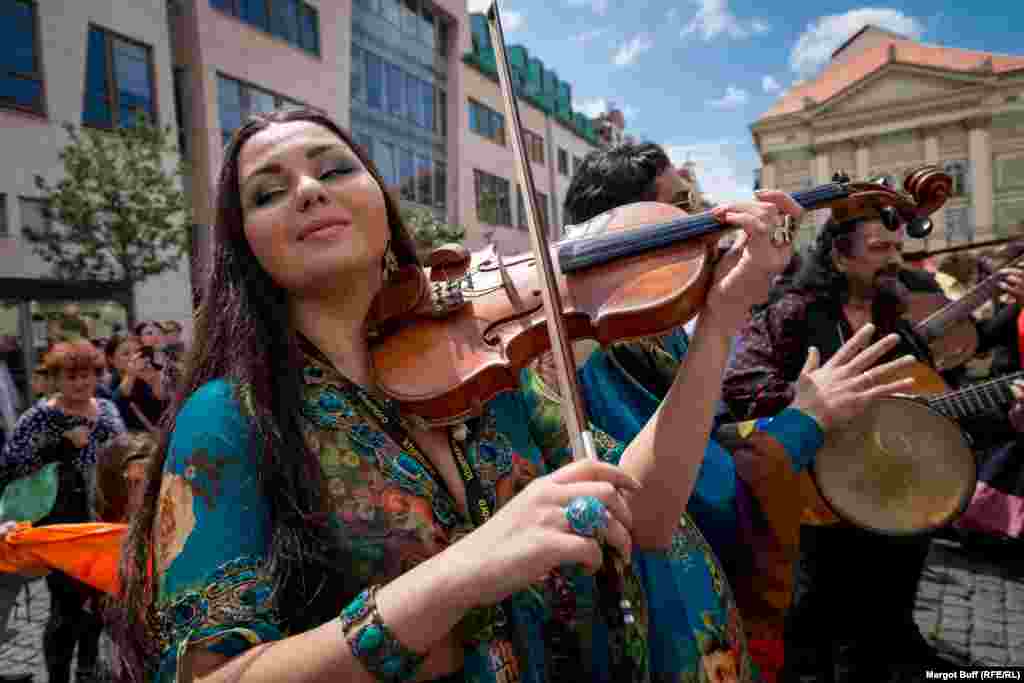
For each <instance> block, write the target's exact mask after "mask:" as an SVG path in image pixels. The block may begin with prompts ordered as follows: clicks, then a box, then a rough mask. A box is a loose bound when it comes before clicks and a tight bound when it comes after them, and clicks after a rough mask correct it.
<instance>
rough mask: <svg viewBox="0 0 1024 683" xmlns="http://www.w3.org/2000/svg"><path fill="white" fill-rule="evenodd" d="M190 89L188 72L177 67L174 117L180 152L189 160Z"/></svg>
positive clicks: (175, 70) (175, 73) (175, 71)
mask: <svg viewBox="0 0 1024 683" xmlns="http://www.w3.org/2000/svg"><path fill="white" fill-rule="evenodd" d="M188 92H189V89H188V71H186V70H185V68H184V67H180V66H177V67H175V68H174V116H175V118H176V119H177V120H178V151H179V152H180V153H181V156H182V158H185V159H187V158H188V135H187V134H186V131H187V130H188V119H187V118H186V117H187V114H186V112H188V110H189V107H188V101H187V100H186V99H185V98H186V97H187V93H188Z"/></svg>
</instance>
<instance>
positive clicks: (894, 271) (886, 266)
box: [723, 200, 1024, 683]
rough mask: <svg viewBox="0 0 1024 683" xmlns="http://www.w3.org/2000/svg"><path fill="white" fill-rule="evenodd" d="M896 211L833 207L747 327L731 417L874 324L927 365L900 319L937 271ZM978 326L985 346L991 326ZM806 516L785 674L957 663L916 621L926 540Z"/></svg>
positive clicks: (726, 392)
mask: <svg viewBox="0 0 1024 683" xmlns="http://www.w3.org/2000/svg"><path fill="white" fill-rule="evenodd" d="M896 220H898V219H897V218H896V216H895V214H894V213H892V212H890V211H888V210H886V209H884V208H880V207H878V206H876V205H873V204H871V203H866V202H861V201H855V200H852V201H849V202H845V203H843V204H841V205H837V206H835V207H834V208H833V209H832V215H831V218H830V219H829V220H828V222H827V223H826V224H825V225H824V227H823V228H822V229H821V231H820V233H819V235H818V237H817V239H816V240H815V243H814V245H813V246H812V247H811V248H810V249H809V250H808V252H807V253H806V254H805V257H804V259H803V261H804V263H803V265H802V267H801V270H800V272H799V273H798V274H797V276H796V277H795V278H794V280H793V281H792V282H791V283H789V284H788V285H786V286H785V287H784V288H783V289H782V290H781V291H779V292H776V293H774V296H773V297H772V299H773V302H772V303H771V304H770V305H769V306H767V307H765V308H763V309H761V310H760V311H758V312H757V313H756V314H755V315H754V316H753V318H752V319H751V321H750V322H749V323H748V325H747V327H746V329H745V330H743V332H742V333H741V335H740V338H739V340H738V344H737V348H736V353H735V356H734V358H733V361H732V363H731V365H730V366H729V368H728V369H727V370H726V373H725V380H724V386H723V400H724V401H725V403H726V405H727V406H728V408H729V411H730V413H731V416H732V418H733V419H735V420H737V421H740V420H751V419H754V418H760V417H767V416H771V415H774V414H776V413H778V412H779V411H780V410H782V409H783V408H785V407H786V406H787V405H788V404H789V403H790V401H791V400H792V397H793V386H794V382H795V380H796V379H797V376H798V374H799V372H800V367H801V365H802V363H803V359H804V358H805V357H806V355H807V352H808V349H810V348H811V347H814V348H817V349H818V351H819V353H820V354H821V358H822V360H827V359H828V358H830V357H832V355H833V354H835V353H836V351H837V350H838V349H839V347H840V346H841V345H842V344H843V342H844V341H846V340H847V339H849V338H850V337H851V336H853V334H855V333H856V331H857V330H859V329H861V328H862V327H863V326H865V325H867V324H869V323H871V324H874V325H875V327H876V329H877V334H878V335H884V334H888V333H891V332H896V333H898V334H899V335H900V337H901V344H900V346H899V347H897V348H896V349H895V350H894V351H893V352H892V355H893V356H895V355H897V354H899V355H902V354H906V353H910V354H913V355H914V356H916V357H917V358H918V359H919V360H921V361H923V362H927V363H929V364H931V358H930V354H929V351H928V346H927V344H925V343H924V342H923V341H922V340H921V339H920V338H919V337H917V336H916V335H915V334H914V332H913V330H912V327H911V324H910V323H909V322H908V321H906V320H905V319H903V318H902V317H901V316H902V314H903V313H905V311H906V301H907V297H908V296H909V295H910V293H911V292H913V291H930V292H938V291H940V288H939V287H938V285H937V284H936V283H935V281H934V279H933V278H932V277H931V275H930V274H928V273H926V272H924V271H920V270H910V269H907V268H906V267H905V266H904V263H903V258H902V254H901V252H902V231H892V230H890V229H888V228H887V227H886V222H888V223H889V224H893V221H896ZM1004 276H1005V278H1006V281H1005V282H1004V283H1003V289H1004V290H1005V291H1007V292H1008V293H1010V294H1011V295H1013V296H1015V297H1017V298H1024V292H1022V291H1021V286H1020V285H1021V283H1020V281H1019V277H1017V275H1016V274H1013V273H1007V274H1004ZM979 331H980V332H981V333H982V336H983V339H982V344H983V345H984V344H985V343H986V342H987V341H988V340H986V339H985V338H984V337H986V336H990V335H987V334H985V330H979ZM885 360H888V358H884V359H883V361H885ZM802 522H803V523H802V525H801V527H800V534H799V539H800V540H799V549H800V553H799V554H800V558H799V561H798V564H797V571H796V577H795V580H796V587H795V590H794V597H793V604H792V606H791V608H790V612H789V615H788V617H787V624H786V652H785V671H784V675H783V676H782V678H781V680H782V681H800V682H801V683H811V682H813V683H840V682H842V683H845V682H846V681H849V682H850V683H854V682H860V681H878V682H882V681H892V680H900V676H901V674H909V675H911V676H916V677H917V678H914V680H918V679H919V677H920V672H921V670H922V668H923V667H926V666H931V667H932V668H935V667H939V666H948V665H949V663H948V662H945V661H944V660H942V659H941V658H940V657H939V656H938V654H937V653H936V652H935V651H934V649H933V648H932V647H931V646H930V645H929V644H928V643H927V641H926V640H925V638H924V637H923V636H922V635H921V633H920V632H919V630H918V628H917V625H916V623H915V621H914V606H915V602H916V594H917V582H918V579H919V577H920V574H921V571H922V569H923V567H924V563H925V560H926V558H927V555H928V549H929V545H930V542H931V539H930V538H929V537H923V538H921V537H913V538H896V537H888V536H881V535H877V534H873V533H870V532H868V531H865V530H862V529H859V528H856V527H853V526H851V525H847V524H844V523H837V522H836V520H835V518H834V517H832V516H831V515H830V514H828V513H827V511H825V510H824V509H823V508H822V507H821V506H820V501H819V504H818V505H812V506H810V508H809V509H808V510H805V511H804V513H803V520H802ZM794 523H795V522H794Z"/></svg>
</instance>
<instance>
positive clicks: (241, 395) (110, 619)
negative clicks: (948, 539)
mask: <svg viewBox="0 0 1024 683" xmlns="http://www.w3.org/2000/svg"><path fill="white" fill-rule="evenodd" d="M685 190H686V188H684V187H683V186H682V185H681V180H680V178H679V176H678V175H677V174H676V173H675V172H674V170H673V168H672V165H671V163H670V161H669V159H668V157H667V155H666V154H665V152H664V150H662V149H661V148H660V147H658V146H657V145H652V144H633V143H627V144H623V145H618V146H614V147H611V148H609V149H604V150H600V151H596V152H593V153H591V154H590V155H588V156H587V157H586V158H585V159H584V161H583V163H582V164H581V165H580V167H579V168H578V169H577V170H576V172H575V173H574V176H573V179H572V182H571V184H570V187H569V190H568V194H567V197H566V201H565V207H564V209H565V211H564V215H565V218H566V222H567V224H570V225H572V226H575V227H574V230H579V231H580V232H579V233H578V234H579V235H584V234H589V233H588V230H592V229H596V228H595V227H594V226H600V225H602V224H603V222H602V221H592V220H591V219H594V218H596V217H598V216H600V215H602V214H605V213H606V212H609V211H614V210H616V209H618V208H619V207H622V206H625V205H628V204H632V203H635V202H641V201H646V202H661V203H665V204H676V205H679V204H680V203H682V202H683V201H684V200H683V198H685V197H686V195H687V193H686V191H685ZM216 209H217V216H216V221H215V226H214V232H215V235H214V237H215V243H216V248H215V257H214V264H213V268H212V269H211V271H210V275H209V281H208V282H207V283H206V286H205V288H204V296H203V300H202V302H201V305H200V306H199V309H198V311H197V314H196V320H195V326H194V334H193V342H192V344H191V347H192V348H191V349H190V352H189V355H188V362H187V363H186V364H185V367H184V368H183V369H182V371H180V372H179V371H168V368H169V367H170V366H172V365H174V366H176V363H172V362H170V361H168V360H166V359H164V358H163V357H162V356H160V355H159V353H158V352H155V351H154V352H148V351H146V349H156V348H157V347H158V346H159V344H158V343H156V342H155V341H154V332H155V329H154V328H152V327H150V328H147V327H146V326H145V325H143V326H142V327H141V328H137V329H136V330H135V332H136V335H135V336H134V337H129V338H125V339H121V340H118V341H115V340H111V343H110V344H108V345H107V347H106V349H105V353H101V352H100V351H99V350H98V349H96V348H95V347H94V346H92V345H91V344H90V343H88V342H81V343H78V344H69V345H57V346H56V347H54V349H52V350H51V352H50V353H49V354H48V355H47V362H46V364H45V369H46V374H47V377H49V378H51V379H52V380H53V381H54V382H55V384H54V385H53V386H52V387H50V388H49V389H48V390H47V395H46V396H44V397H42V398H40V399H39V401H38V402H37V403H36V404H35V405H33V406H32V407H31V408H29V410H28V411H27V412H26V413H25V414H24V415H22V416H21V417H20V418H19V419H18V421H17V424H16V426H15V427H14V430H13V436H12V437H10V438H9V440H8V443H7V445H6V446H5V447H4V450H3V453H2V455H0V483H6V482H9V481H13V480H15V479H18V478H23V477H26V476H31V475H32V474H33V473H35V472H38V471H39V470H40V468H42V467H43V466H44V465H45V464H46V463H48V462H53V461H59V462H61V463H64V464H65V465H64V469H63V470H62V472H63V474H62V479H61V484H60V485H61V489H60V496H61V500H62V501H64V499H65V498H66V502H62V504H61V505H60V506H57V507H55V510H54V512H51V513H50V514H51V517H48V518H45V519H43V520H40V521H39V522H37V523H39V524H45V523H46V522H47V521H54V520H56V519H58V518H59V519H60V520H61V521H65V520H70V519H75V520H85V519H104V520H124V521H126V522H127V523H129V524H130V529H129V533H128V536H127V539H126V541H125V543H124V545H123V548H122V550H121V558H120V560H121V585H120V589H119V593H118V594H117V595H114V596H105V597H101V596H99V595H96V594H95V593H93V594H90V593H89V592H88V591H85V590H83V587H82V586H81V585H76V584H75V581H74V579H73V577H66V576H63V575H60V574H59V572H54V573H51V575H50V576H48V577H47V581H48V582H49V584H50V590H51V595H52V599H53V601H54V603H53V604H54V605H55V607H56V608H55V609H54V610H53V616H52V617H51V623H52V625H48V627H47V635H46V636H45V637H44V650H45V651H46V652H47V666H48V668H49V670H50V675H51V679H50V680H51V681H68V680H70V678H69V676H70V673H69V671H70V669H69V667H70V653H71V650H72V648H73V646H74V644H75V643H77V646H78V667H79V669H78V674H79V675H78V680H79V681H83V683H84V681H88V680H95V679H96V677H98V676H100V675H106V674H105V673H103V672H101V669H102V670H103V671H113V672H115V673H116V675H117V676H118V679H119V680H124V681H143V680H145V681H155V682H169V681H177V682H179V683H187V682H189V681H203V682H204V683H207V682H220V681H232V682H245V683H255V682H260V681H274V682H275V683H276V682H279V681H285V682H287V681H295V682H296V683H298V682H306V681H326V680H346V681H388V682H395V681H467V682H473V683H499V682H501V683H505V682H508V683H513V682H518V681H522V682H523V683H526V682H531V683H533V682H538V683H539V682H542V681H552V682H554V681H607V682H609V683H610V682H612V681H615V682H616V683H617V682H618V681H624V680H630V681H637V682H642V681H650V682H666V683H667V682H668V681H673V682H679V683H688V682H691V681H692V682H695V683H703V682H708V683H710V682H714V683H719V682H729V681H740V682H743V683H748V682H752V681H766V682H775V681H780V682H785V683H789V682H798V681H799V682H805V681H806V682H816V683H845V682H847V681H851V682H852V681H857V682H860V681H879V682H889V681H892V682H894V683H895V682H897V681H902V680H920V678H921V671H922V669H923V668H925V667H929V668H940V667H945V666H949V665H952V664H955V662H952V661H950V660H948V659H946V658H944V657H942V656H940V654H939V653H937V652H936V651H935V650H934V649H933V648H932V646H931V645H930V644H929V643H928V642H927V641H926V639H925V638H924V637H923V636H922V635H921V634H920V632H919V631H918V629H917V627H916V625H915V623H914V619H913V607H914V597H915V595H916V586H917V581H918V578H919V576H920V573H921V570H922V566H923V563H924V558H925V555H926V554H927V550H928V546H929V543H930V542H931V536H930V535H927V534H924V535H915V536H912V537H909V538H906V539H896V538H893V537H890V536H885V535H880V534H877V533H872V532H871V531H869V530H866V529H863V528H860V527H858V526H856V525H853V524H850V523H847V522H844V521H841V520H839V519H838V518H836V517H835V516H834V515H831V514H830V513H829V511H828V510H827V506H825V504H824V503H823V501H822V500H821V498H820V496H819V495H818V493H817V492H816V490H815V489H814V486H813V483H811V481H812V480H811V476H810V474H809V472H810V471H811V470H812V469H813V465H814V462H815V457H816V454H817V453H818V451H819V450H820V449H821V447H822V445H823V443H824V441H825V437H826V435H827V434H828V433H829V432H830V431H832V430H837V429H843V427H844V425H847V424H849V423H850V421H851V420H853V419H855V418H857V417H858V416H860V415H861V414H863V413H864V411H865V410H866V409H867V408H868V407H869V406H870V405H871V404H872V402H873V401H875V400H876V399H878V398H880V397H883V396H887V395H890V394H893V393H900V392H911V391H913V380H912V379H910V378H908V377H900V374H899V373H901V372H903V371H906V370H907V369H908V368H910V367H911V366H912V365H913V364H914V363H924V364H933V362H934V359H933V358H931V355H930V353H929V350H928V346H927V344H926V343H924V342H922V340H921V339H920V338H918V337H917V336H916V332H915V331H914V328H913V325H912V324H911V323H910V322H908V320H907V319H906V318H905V314H906V311H907V303H906V302H907V299H908V297H909V296H912V293H913V292H915V291H929V292H938V291H940V285H939V284H938V283H937V281H936V278H935V277H934V276H933V275H931V274H930V273H927V272H926V271H923V270H919V269H914V268H912V267H911V266H909V265H908V264H907V263H905V262H904V261H903V259H902V232H901V231H900V230H898V229H896V230H894V229H892V228H893V227H896V228H898V227H899V226H898V225H896V226H893V216H892V215H891V214H888V213H886V207H884V206H881V205H878V204H872V203H864V202H855V201H853V202H848V203H845V204H844V203H838V204H837V205H836V206H835V207H834V208H833V209H832V215H831V218H830V219H829V221H828V222H827V223H826V224H825V225H824V227H823V228H822V229H821V230H820V232H819V234H818V236H817V239H816V241H815V243H814V244H813V245H812V246H811V247H810V248H809V249H807V250H806V251H804V252H802V253H800V254H797V253H795V252H794V248H793V244H792V240H791V237H792V232H791V231H792V226H793V225H794V224H795V223H797V222H799V220H800V219H801V218H802V217H803V215H804V211H803V209H802V208H801V207H800V206H799V205H798V204H797V203H796V202H795V201H794V200H793V199H792V198H791V197H790V196H789V195H788V194H786V193H784V192H780V191H774V190H765V191H760V192H758V193H756V194H755V196H754V197H752V198H751V200H750V201H747V202H735V203H729V204H724V205H721V206H718V207H716V208H715V209H714V210H713V211H712V214H713V215H714V216H715V217H716V219H718V220H719V221H720V222H721V223H722V224H723V226H725V227H727V228H729V229H732V230H735V231H737V233H738V234H739V237H738V238H737V239H735V240H733V241H732V242H731V243H730V246H728V247H723V248H721V249H720V253H718V254H716V255H715V256H716V260H715V265H714V268H713V273H712V276H711V281H710V283H709V287H708V294H707V298H706V301H705V304H704V306H703V307H702V309H701V312H700V314H699V316H698V317H697V319H696V321H690V323H689V324H688V325H687V326H685V327H684V326H682V325H680V326H679V327H677V328H675V329H674V330H672V331H670V332H669V333H667V334H665V335H664V336H660V337H656V338H649V339H643V340H639V341H631V342H628V343H625V342H624V343H619V344H614V345H610V346H608V347H606V348H601V349H597V350H592V349H588V350H587V352H586V354H585V355H584V354H583V352H582V347H581V348H580V350H579V351H580V357H578V358H577V359H576V360H577V365H578V368H577V372H578V379H579V384H580V390H581V393H582V395H583V397H584V398H585V400H586V404H587V409H588V416H589V418H590V421H591V429H592V433H593V435H594V440H595V443H596V447H597V452H598V455H599V459H598V460H596V461H573V460H572V455H573V448H572V446H573V445H572V444H570V443H569V442H568V439H567V430H566V426H565V422H564V420H563V415H562V406H563V397H562V396H561V395H560V393H559V390H558V386H559V383H558V381H557V378H556V376H555V373H554V370H553V367H554V363H553V359H552V358H551V357H550V356H541V357H540V358H538V359H536V360H535V361H534V362H531V363H530V364H529V365H528V366H527V367H525V368H524V369H523V370H522V371H521V372H520V373H519V387H518V389H517V390H516V391H513V392H505V393H501V394H499V395H498V396H497V397H495V398H493V399H491V400H490V401H488V402H486V403H484V404H483V405H481V406H480V410H479V414H478V415H474V416H473V417H472V418H470V419H468V420H467V421H466V422H464V423H462V424H459V425H451V426H445V427H436V426H432V425H430V424H428V423H426V422H425V421H423V420H421V419H418V418H417V417H416V416H414V415H411V414H409V413H407V412H405V411H403V408H402V406H401V404H399V403H397V402H394V401H392V400H390V399H389V398H387V397H386V396H385V395H383V394H382V393H381V392H379V391H378V390H377V387H376V386H375V382H374V370H373V363H372V348H373V343H374V339H376V338H378V337H379V336H380V335H382V334H386V324H383V323H386V322H387V321H381V320H380V319H379V317H378V313H379V311H378V309H377V308H376V307H375V302H376V301H377V300H378V297H379V296H380V295H381V293H382V292H384V291H387V289H388V287H390V286H392V284H393V282H394V281H395V279H396V276H397V274H399V273H402V272H405V271H407V270H408V267H410V266H418V265H419V262H418V258H417V251H416V248H415V245H414V243H413V241H412V239H411V237H410V235H409V233H408V232H407V230H406V229H405V226H404V225H403V224H402V221H401V218H400V214H399V211H398V205H397V201H396V199H395V197H394V196H393V195H392V194H391V193H390V192H389V191H387V189H386V188H385V185H384V182H383V180H382V178H381V176H380V174H379V172H378V171H377V169H376V168H375V166H374V164H373V163H372V161H371V160H370V159H369V158H368V157H367V156H366V153H365V151H364V150H363V149H362V148H361V147H360V146H359V145H356V144H353V142H352V140H351V138H350V136H349V135H348V134H347V133H346V132H345V131H344V130H342V129H341V128H339V127H338V126H337V125H336V124H335V123H334V122H333V121H331V120H330V119H328V118H326V117H325V116H324V115H323V114H321V113H319V112H316V111H311V110H304V109H300V110H291V111H284V112H274V113H269V114H262V115H259V116H255V117H253V118H252V119H250V120H249V122H248V123H247V124H246V125H244V126H243V127H242V128H241V129H240V130H239V131H238V132H237V133H236V134H235V135H234V137H233V139H232V141H231V143H230V144H229V146H228V148H227V149H226V151H225V161H224V165H223V169H222V172H221V176H220V180H219V184H218V191H217V206H216ZM573 236H576V235H569V237H573ZM990 265H992V266H993V267H992V272H993V273H998V277H999V278H1000V282H1001V284H1000V288H1001V291H1002V292H1003V294H1004V296H1001V297H999V300H998V301H996V302H994V304H993V306H994V307H995V309H996V310H995V311H994V314H995V315H994V316H990V317H989V318H985V317H984V316H978V318H977V325H978V330H979V335H980V336H982V337H983V347H984V348H983V349H982V351H985V350H987V349H1005V348H1013V349H1016V348H1018V345H1017V344H1018V343H1017V335H1018V327H1017V320H1018V319H1019V318H1020V304H1021V302H1022V301H1024V272H1022V271H1020V270H1017V269H1015V268H1004V267H1002V266H1003V264H1002V263H1001V262H999V261H998V260H997V261H995V262H994V263H993V264H990ZM961 284H962V285H963V286H966V287H969V286H970V285H971V284H972V283H971V282H962V283H961ZM993 320H996V322H993ZM1001 353H1002V352H1001ZM410 354H411V355H410V357H409V358H407V359H405V360H406V366H407V367H408V368H409V372H410V373H415V372H417V371H418V370H417V363H418V362H422V359H420V358H419V357H418V356H417V355H416V352H415V350H410ZM1013 355H1014V354H1010V355H1009V356H1007V361H1006V362H1008V363H1012V362H1016V363H1017V364H1018V366H1019V359H1017V358H1015V357H1013ZM158 366H160V367H158ZM105 367H109V368H111V369H112V374H113V375H114V376H113V377H112V378H111V380H110V382H109V383H108V384H107V386H106V392H107V393H106V394H103V393H101V392H102V391H103V389H101V388H100V387H98V386H97V382H98V378H99V377H100V376H101V373H102V371H103V368H105ZM1009 369H1012V368H1009ZM420 371H422V370H420ZM1002 371H1008V369H1007V368H1003V369H1002ZM948 375H949V381H950V382H961V383H962V382H966V381H972V380H975V379H977V375H970V376H967V375H965V374H963V373H961V374H960V375H955V373H948ZM51 392H52V393H51ZM104 396H106V398H105V397H104ZM1014 396H1015V397H1017V399H1018V400H1017V403H1015V404H1014V405H1013V406H1011V407H1010V408H1008V409H1007V410H1006V411H1004V414H999V415H989V416H987V417H986V420H987V422H985V426H984V427H983V428H982V427H978V426H977V425H973V426H972V425H970V424H965V425H963V429H965V430H971V429H976V430H979V431H983V432H984V435H985V436H986V437H987V438H988V439H989V441H988V442H986V444H987V446H986V447H990V448H991V449H994V451H995V452H1002V450H1001V449H1006V448H1010V449H1012V448H1014V447H1015V445H1014V444H1016V431H1015V428H1014V425H1015V424H1018V421H1016V420H1014V419H1011V418H1012V416H1013V415H1015V414H1017V413H1019V412H1020V410H1021V405H1020V404H1022V402H1021V401H1020V397H1021V396H1024V392H1022V391H1021V389H1020V387H1016V386H1015V388H1014ZM736 424H743V425H745V428H744V429H730V426H735V425H736ZM993 425H999V429H996V427H994V426H993ZM125 435H133V436H125ZM994 435H998V438H997V436H994ZM908 436H909V438H911V439H912V438H913V435H912V434H909V435H908ZM979 457H983V456H982V455H981V454H979ZM58 508H59V509H58ZM605 548H611V549H612V550H613V552H614V553H616V554H617V555H619V556H621V557H622V558H623V559H624V560H625V562H624V566H625V568H624V571H623V576H622V586H621V590H622V592H623V594H622V595H621V596H616V597H617V598H621V599H623V602H622V603H621V605H622V606H625V605H628V610H627V615H626V617H624V618H618V617H616V616H615V615H614V614H613V613H612V612H613V611H614V610H612V611H609V610H606V609H604V607H603V606H604V605H605V604H606V602H607V598H608V592H609V591H610V590H612V589H611V588H609V584H608V583H607V582H605V581H604V580H603V579H602V578H601V577H603V576H604V574H603V572H605V571H607V570H608V568H607V567H605V566H604V554H603V553H604V550H605ZM104 628H105V629H107V630H108V631H110V632H111V633H113V634H114V636H115V637H114V639H113V642H114V645H113V646H112V647H111V649H110V651H109V652H107V653H106V656H101V655H99V654H97V653H98V652H99V650H100V648H99V647H98V646H97V644H96V642H97V641H96V640H95V639H94V636H95V635H96V634H98V633H99V632H100V631H101V630H103V629H104ZM96 662H105V664H104V665H103V666H99V665H98V664H94V663H96Z"/></svg>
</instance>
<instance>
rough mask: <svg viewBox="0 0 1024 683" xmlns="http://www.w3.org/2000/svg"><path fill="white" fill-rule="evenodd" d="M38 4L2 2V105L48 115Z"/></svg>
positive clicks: (0, 97)
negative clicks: (38, 31)
mask: <svg viewBox="0 0 1024 683" xmlns="http://www.w3.org/2000/svg"><path fill="white" fill-rule="evenodd" d="M36 19H37V17H36V3H34V2H29V1H28V0H5V1H4V2H0V39H2V40H3V45H4V48H3V49H2V50H0V106H9V107H15V108H18V109H26V110H28V111H33V112H36V113H39V114H43V113H45V103H44V101H43V68H42V63H41V59H40V54H39V53H40V42H39V35H38V33H37V31H36V27H37V21H36Z"/></svg>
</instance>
